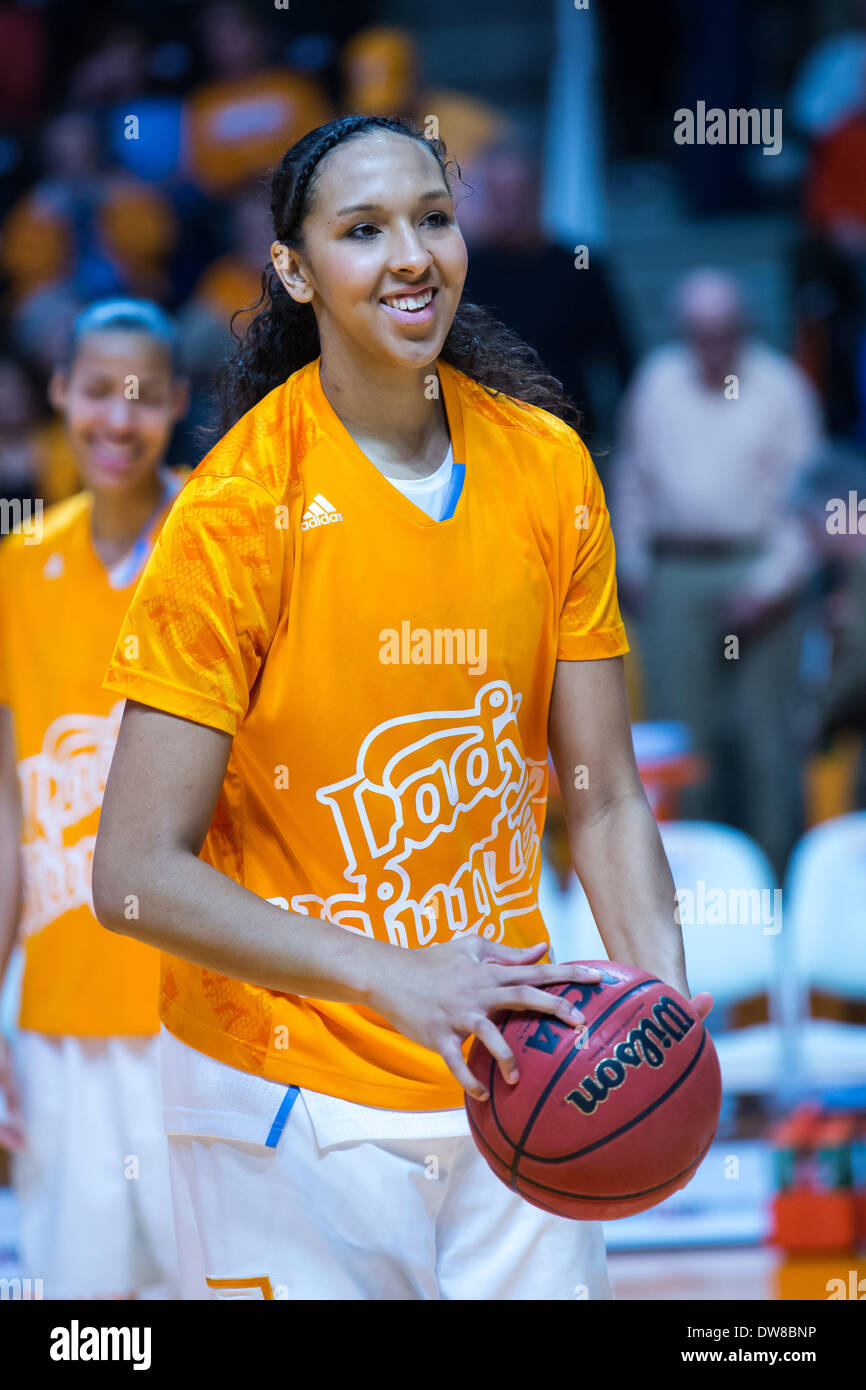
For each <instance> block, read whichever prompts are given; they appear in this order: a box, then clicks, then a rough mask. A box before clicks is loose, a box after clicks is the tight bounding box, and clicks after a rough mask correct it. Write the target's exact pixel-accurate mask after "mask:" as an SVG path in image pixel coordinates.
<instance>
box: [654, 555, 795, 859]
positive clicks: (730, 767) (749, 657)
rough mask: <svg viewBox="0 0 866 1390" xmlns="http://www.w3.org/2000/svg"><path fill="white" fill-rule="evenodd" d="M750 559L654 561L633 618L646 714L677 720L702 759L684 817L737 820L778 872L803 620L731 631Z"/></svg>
mask: <svg viewBox="0 0 866 1390" xmlns="http://www.w3.org/2000/svg"><path fill="white" fill-rule="evenodd" d="M751 563H752V561H750V560H748V559H744V558H742V557H735V558H724V559H716V558H712V559H703V558H701V559H693V558H687V559H686V558H680V557H673V558H672V557H668V556H665V557H662V558H658V559H656V561H655V562H654V568H653V574H652V579H651V582H650V588H649V593H648V598H647V604H646V607H645V609H644V612H643V615H642V618H641V621H640V623H639V625H638V626H639V637H640V642H641V648H640V650H641V658H642V661H643V667H644V680H645V692H646V700H645V703H646V717H647V718H649V719H678V720H682V721H684V722H685V723H686V724H688V725H689V727H690V728H691V731H692V735H693V738H694V743H695V751H696V752H699V753H702V754H703V755H704V756H705V757H706V759H707V761H708V776H707V780H706V781H705V782H704V783H703V784H702V785H701V786H698V787H694V788H689V789H687V790H686V791H685V792H684V794H683V798H682V802H681V815H682V818H683V819H700V820H722V821H726V822H728V823H729V824H733V825H737V826H739V827H740V828H741V829H743V830H745V831H746V832H747V833H748V834H750V835H752V836H753V837H754V839H756V840H757V841H758V843H759V844H760V845H761V846H762V847H763V849H764V850H765V851H766V853H767V854H768V855H769V857H770V859H771V861H772V863H773V865H774V867H775V869H776V871H777V873H781V871H782V868H783V867H784V862H785V859H786V857H787V855H788V853H789V851H790V849H791V847H792V845H793V843H794V841H795V840H796V838H797V836H798V835H799V834H800V832H801V829H802V768H801V755H800V753H799V750H798V748H797V744H796V740H795V734H794V728H795V720H796V712H797V701H798V691H799V661H800V646H801V620H800V616H799V613H798V612H797V611H796V610H795V611H794V612H786V613H785V614H784V616H782V617H781V619H779V620H778V621H777V622H775V623H774V624H773V625H772V626H770V627H763V628H761V629H760V631H756V632H755V633H754V634H752V633H750V632H748V631H746V632H741V633H738V632H736V631H734V630H733V629H732V627H731V624H730V621H729V620H728V619H727V618H726V616H725V614H726V609H727V604H728V603H729V602H730V600H731V599H732V597H733V595H734V594H735V593H737V592H738V591H739V589H740V587H741V585H742V584H743V582H744V580H745V578H746V575H747V573H748V570H749V567H750V565H751ZM733 639H737V640H736V641H735V640H733Z"/></svg>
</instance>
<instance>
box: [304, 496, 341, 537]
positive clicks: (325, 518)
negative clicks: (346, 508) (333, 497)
mask: <svg viewBox="0 0 866 1390" xmlns="http://www.w3.org/2000/svg"><path fill="white" fill-rule="evenodd" d="M342 520H343V513H342V512H338V511H337V509H336V507H334V506H332V504H331V503H330V502H329V501H328V499H327V497H323V496H322V494H321V493H320V492H317V493H316V495H315V497H314V498H313V500H312V502H311V503H310V505H309V507H307V509H306V511H305V512H304V515H303V516H302V517H301V530H302V531H312V530H313V528H314V527H316V526H331V525H333V523H334V522H335V521H342Z"/></svg>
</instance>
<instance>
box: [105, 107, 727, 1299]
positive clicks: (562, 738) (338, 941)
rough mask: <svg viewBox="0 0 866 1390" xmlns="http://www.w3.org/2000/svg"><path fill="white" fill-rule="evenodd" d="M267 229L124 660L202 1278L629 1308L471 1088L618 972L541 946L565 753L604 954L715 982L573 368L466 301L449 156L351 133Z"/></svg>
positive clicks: (187, 1246) (118, 817) (430, 145)
mask: <svg viewBox="0 0 866 1390" xmlns="http://www.w3.org/2000/svg"><path fill="white" fill-rule="evenodd" d="M272 211H273V216H274V230H275V242H274V244H273V246H272V248H271V254H272V258H273V262H274V267H275V271H276V273H275V274H272V276H271V279H270V282H269V289H268V295H267V298H266V302H265V306H264V308H263V310H262V312H261V313H260V314H259V315H258V317H257V318H256V319H255V320H254V321H253V323H252V324H251V325H250V327H249V329H248V331H247V333H246V335H245V337H244V340H243V342H242V344H241V345H240V347H239V349H238V358H237V360H236V362H235V363H234V365H233V368H232V369H231V370H230V372H229V376H228V380H227V383H226V405H227V414H226V419H225V420H224V427H225V428H227V429H228V432H227V433H226V434H225V435H224V437H223V438H222V439H221V440H220V442H219V443H218V444H217V445H216V446H215V448H214V449H213V450H212V451H211V453H210V454H209V455H208V456H207V458H206V459H204V460H203V461H202V463H201V464H200V465H199V467H198V468H197V469H196V471H195V473H194V474H193V476H192V477H191V478H190V480H189V482H188V483H187V485H186V487H185V488H184V492H183V495H182V497H181V498H180V499H179V501H178V504H177V506H176V507H175V509H174V510H173V512H172V514H171V516H170V517H169V520H168V523H167V525H166V527H165V528H164V530H163V532H162V534H161V536H160V538H159V541H158V543H157V545H156V547H155V549H154V554H153V556H152V558H151V560H150V563H149V565H148V568H147V570H146V571H145V574H144V576H143V578H142V583H141V585H140V587H139V589H138V591H137V593H136V596H135V599H134V601H133V603H132V605H131V608H130V611H129V613H128V615H127V619H126V622H125V624H124V627H123V629H122V632H121V635H120V637H119V639H118V643H117V646H116V648H115V654H114V657H113V659H112V662H111V664H110V667H109V673H108V676H107V678H106V688H107V689H109V690H111V691H112V692H113V694H115V695H117V696H127V697H128V698H127V704H126V708H125V712H124V716H123V721H122V725H121V730H120V735H119V740H118V744H117V748H116V751H115V756H114V761H113V763H112V768H111V774H110V777H109V782H108V785H107V787H106V796H105V803H104V811H103V816H102V821H101V824H100V830H99V835H98V840H97V847H96V852H95V857H94V879H93V882H94V901H95V904H96V911H97V913H98V915H99V918H100V921H103V922H104V923H105V924H106V925H107V926H110V927H112V928H113V929H114V930H115V931H118V932H122V933H125V934H128V935H132V936H135V937H137V938H138V939H140V940H142V941H147V942H151V943H153V944H154V945H158V946H160V947H161V948H162V949H163V951H164V952H166V955H165V956H164V957H163V973H162V986H161V1017H162V1020H163V1023H164V1024H165V1031H164V1034H163V1046H164V1053H163V1057H164V1064H165V1086H166V1114H167V1118H168V1130H169V1135H170V1152H171V1164H172V1185H173V1189H174V1196H175V1206H176V1211H177V1213H178V1222H179V1228H178V1239H179V1253H180V1259H181V1271H182V1277H183V1278H184V1279H185V1274H186V1267H187V1265H189V1267H190V1268H191V1269H193V1270H195V1269H197V1268H198V1267H200V1264H201V1263H202V1262H203V1264H204V1268H205V1271H206V1275H207V1280H208V1284H209V1286H210V1288H211V1290H212V1296H213V1297H216V1298H226V1299H232V1298H250V1299H259V1298H265V1299H267V1298H273V1297H277V1298H280V1297H287V1298H290V1299H294V1298H305V1299H313V1298H315V1299H413V1298H433V1299H435V1298H448V1299H454V1298H467V1299H479V1300H484V1299H520V1298H537V1299H548V1298H549V1299H572V1298H574V1296H575V1290H576V1288H578V1287H583V1288H585V1290H586V1292H587V1294H588V1296H589V1297H591V1298H605V1297H609V1296H610V1288H609V1284H608V1280H607V1274H606V1269H605V1256H604V1245H603V1240H602V1232H601V1227H600V1226H599V1224H598V1223H594V1222H588V1223H581V1222H571V1221H567V1220H565V1219H563V1218H561V1217H558V1216H554V1215H550V1214H548V1213H546V1212H543V1211H541V1210H540V1209H539V1208H537V1207H534V1206H531V1205H530V1204H529V1203H527V1202H524V1201H523V1199H522V1198H521V1197H519V1196H518V1195H516V1194H515V1193H513V1192H511V1191H509V1190H508V1188H507V1187H506V1186H505V1185H504V1184H503V1183H501V1182H499V1181H498V1179H497V1178H495V1177H494V1176H493V1174H492V1173H491V1171H490V1169H489V1168H488V1167H487V1164H486V1162H485V1160H484V1159H483V1158H482V1157H481V1154H480V1153H479V1152H478V1150H477V1148H476V1147H475V1143H474V1141H473V1139H472V1137H471V1135H470V1134H469V1130H468V1125H467V1120H466V1115H465V1111H464V1109H463V1105H462V1102H463V1095H464V1088H466V1090H468V1091H471V1092H472V1093H473V1094H475V1095H480V1096H482V1098H483V1096H484V1092H483V1088H482V1086H481V1084H480V1083H479V1082H478V1081H477V1080H476V1079H475V1078H474V1077H473V1076H472V1074H471V1072H470V1071H469V1069H468V1067H467V1063H466V1055H465V1053H466V1050H467V1048H468V1045H469V1039H470V1036H471V1035H473V1034H474V1035H476V1036H477V1037H479V1038H480V1039H481V1040H482V1041H483V1042H484V1043H485V1045H486V1046H487V1047H488V1048H489V1050H490V1051H491V1053H492V1054H493V1056H494V1057H495V1058H496V1059H497V1060H498V1063H499V1065H500V1067H501V1069H502V1072H503V1074H504V1075H505V1077H506V1078H507V1079H509V1080H511V1081H514V1080H516V1068H515V1060H514V1056H513V1054H512V1053H511V1051H510V1049H509V1048H508V1046H507V1045H506V1043H505V1040H504V1038H503V1035H502V1033H501V1032H500V1030H499V1029H498V1028H497V1026H496V1022H495V1021H494V1020H495V1016H496V1015H497V1014H499V1013H501V1012H502V1011H503V1010H508V1009H512V1010H515V1009H516V1010H536V1009H537V1010H540V1011H541V1012H542V1013H545V1014H551V1015H554V1016H555V1017H557V1018H558V1019H559V1020H560V1021H562V1022H564V1023H565V1024H566V1025H568V1024H571V1025H572V1026H575V1027H577V1026H579V1025H580V1024H581V1021H582V1016H581V1015H580V1013H579V1012H577V1011H575V1010H573V1009H572V1006H571V1004H570V1002H569V1001H568V999H567V998H566V997H564V996H559V995H557V996H554V995H552V994H548V993H546V992H544V991H542V990H541V989H540V988H539V986H540V985H543V984H547V983H553V982H557V981H558V982H562V981H579V980H596V979H598V978H599V977H598V974H597V973H596V972H593V971H590V970H588V969H587V968H586V967H585V966H583V965H580V964H575V963H574V962H572V963H567V964H558V965H555V964H546V963H543V957H544V956H545V955H546V953H547V933H546V928H545V925H544V922H543V920H542V918H541V915H540V913H539V911H538V906H537V890H538V875H539V844H540V834H541V829H542V825H543V821H544V804H545V798H546V789H547V750H548V734H549V735H550V743H551V746H552V748H553V751H554V756H555V757H556V759H557V766H558V772H559V778H560V782H561V784H562V786H563V788H566V787H569V788H572V790H571V791H570V793H569V794H568V798H567V809H568V814H569V822H570V828H571V842H572V850H573V854H574V859H575V864H576V867H577V870H578V873H579V875H580V877H581V879H582V881H583V884H584V886H585V888H586V889H587V892H588V895H589V899H590V901H591V903H592V905H593V908H594V910H595V913H596V917H597V919H598V922H599V925H600V928H601V931H602V935H603V937H604V941H605V944H606V946H607V947H608V950H609V952H610V954H611V956H612V957H614V958H616V959H618V960H623V961H630V962H632V963H634V964H635V965H638V966H642V967H644V968H646V969H648V970H651V971H653V972H655V973H656V974H657V975H659V976H660V977H661V978H662V979H663V980H666V981H668V982H670V983H671V984H672V985H673V986H674V987H675V988H677V989H679V990H681V991H682V992H683V993H684V994H686V995H688V993H689V990H688V985H687V982H686V976H685V967H684V961H683V952H682V940H681V935H680V932H679V928H678V927H677V925H676V923H675V920H674V886H673V882H672V880H671V875H670V870H669V869H668V866H667V862H666V860H665V856H664V851H663V849H662V846H661V842H660V839H659V834H658V830H657V827H656V825H655V822H654V820H653V818H652V815H651V813H650V810H649V807H648V805H647V802H646V798H645V796H644V793H643V788H642V787H641V784H640V780H639V778H638V775H637V770H636V768H635V763H634V755H633V751H632V741H631V733H630V727H629V720H628V711H627V705H626V699H625V691H624V684H623V672H622V661H621V653H623V652H624V651H625V650H626V641H625V634H624V631H623V627H622V623H621V621H620V616H619V610H618V607H617V599H616V581H615V577H614V555H613V544H612V540H611V534H610V527H609V523H608V515H607V510H606V508H605V505H604V498H603V494H602V490H601V487H600V484H599V481H598V477H597V475H596V472H595V469H594V467H593V465H592V462H591V460H590V458H589V455H588V454H587V452H586V450H585V448H584V447H583V445H582V443H581V441H580V439H579V437H578V436H577V435H576V434H575V433H574V431H573V430H572V429H570V428H569V426H568V424H567V423H565V420H564V418H562V417H563V416H564V415H565V414H566V413H567V406H568V402H567V401H566V400H565V398H564V397H563V395H562V393H561V390H560V388H559V383H558V382H556V381H555V380H554V379H553V378H552V377H550V376H549V374H548V373H547V372H546V370H545V369H544V368H543V367H542V366H541V364H540V363H539V361H538V359H537V357H536V356H535V355H534V354H533V353H531V352H530V351H529V350H528V349H527V348H526V345H525V344H523V343H521V342H520V340H519V339H517V338H516V337H515V336H514V335H513V334H510V333H509V332H508V331H507V330H506V329H505V328H504V327H503V326H502V325H501V324H499V323H497V322H496V320H495V319H493V317H492V316H491V315H490V314H489V313H486V312H485V311H484V310H482V309H479V308H478V307H476V306H473V305H470V304H461V303H460V297H461V292H462V289H463V282H464V277H465V274H466V247H465V244H464V242H463V238H462V236H461V234H460V230H459V227H458V225H457V221H456V218H455V211H454V200H453V197H452V193H451V189H450V187H449V184H448V180H447V165H446V157H445V150H444V146H442V145H441V144H440V142H438V141H427V140H426V139H424V137H423V135H421V133H420V131H418V130H417V129H415V128H413V127H411V126H408V125H407V124H405V123H404V122H402V121H398V120H395V119H387V118H377V117H367V116H356V117H346V118H342V119H340V120H337V121H334V122H332V123H330V124H328V125H326V126H324V127H322V128H320V129H317V130H313V131H311V132H310V133H309V134H307V135H305V136H304V137H303V139H302V140H300V141H299V142H298V143H297V144H296V145H295V146H293V147H292V148H291V149H290V150H289V151H288V152H287V154H286V155H285V156H284V157H283V160H282V162H281V164H280V167H279V169H278V171H277V172H276V174H275V175H274V179H273V185H272ZM525 402H528V403H525ZM235 422H236V423H235ZM229 426H230V427H229ZM133 639H134V640H135V642H136V644H137V645H136V647H135V650H134V651H133V652H130V649H129V644H130V641H131V640H133ZM578 765H584V766H586V767H588V769H589V777H588V786H587V785H586V781H587V779H585V778H580V779H577V778H575V776H574V769H575V768H576V767H577V766H578ZM142 768H147V777H146V779H144V780H143V779H142V776H141V769H142ZM578 783H579V785H580V788H581V789H580V790H574V788H575V786H576V785H578ZM130 894H134V895H135V896H136V899H137V901H139V903H140V911H139V913H138V915H137V916H136V917H135V918H134V919H133V918H132V917H131V916H130V914H128V913H127V912H126V911H125V908H124V904H125V902H127V901H128V898H129V895H130ZM338 928H343V930H338ZM431 946H435V947H436V949H426V950H425V949H418V948H422V947H431ZM397 948H403V949H397ZM709 1002H710V1001H709V996H703V997H699V1003H698V1005H697V1007H698V1009H699V1011H700V1012H702V1013H705V1012H706V1009H707V1007H708V1005H709Z"/></svg>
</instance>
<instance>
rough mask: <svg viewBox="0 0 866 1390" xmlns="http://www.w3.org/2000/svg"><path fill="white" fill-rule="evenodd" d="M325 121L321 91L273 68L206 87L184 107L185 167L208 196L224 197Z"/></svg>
mask: <svg viewBox="0 0 866 1390" xmlns="http://www.w3.org/2000/svg"><path fill="white" fill-rule="evenodd" d="M330 118H331V110H330V107H329V105H328V102H327V99H326V97H325V94H324V92H323V91H322V88H321V87H320V86H319V84H318V83H317V82H316V81H315V79H314V78H312V77H307V76H306V75H304V74H303V73H296V72H288V71H286V70H284V69H276V68H275V69H271V70H268V71H266V72H258V73H255V74H254V75H252V76H250V77H238V78H231V79H229V80H226V81H222V82H211V83H208V84H207V85H206V86H204V87H200V88H199V89H198V90H197V91H195V92H194V93H193V94H192V96H191V97H190V99H189V102H188V105H187V111H186V133H185V138H186V148H187V154H186V162H187V167H188V169H189V171H190V173H191V175H192V177H193V178H194V179H195V181H196V183H198V184H199V185H200V186H201V187H202V188H203V189H205V190H206V191H207V192H208V193H210V194H212V195H213V196H214V197H217V196H220V195H227V194H229V193H231V192H232V191H233V190H235V189H237V188H238V187H240V185H241V184H243V183H246V182H247V181H248V180H250V179H255V178H258V177H259V176H260V175H261V174H263V173H265V172H266V171H267V170H268V169H271V168H273V167H275V166H276V165H277V164H279V162H280V160H281V159H282V157H283V155H284V154H285V152H286V150H287V149H288V148H289V146H290V145H293V144H294V143H295V141H296V140H299V139H300V138H301V136H302V135H305V134H306V133H307V131H308V130H313V129H314V128H315V127H316V126H319V125H323V124H324V122H325V121H328V120H330Z"/></svg>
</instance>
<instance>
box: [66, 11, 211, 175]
mask: <svg viewBox="0 0 866 1390" xmlns="http://www.w3.org/2000/svg"><path fill="white" fill-rule="evenodd" d="M180 47H181V48H182V46H180ZM184 56H185V57H186V59H187V61H189V54H188V53H186V54H185V55H184ZM151 85H152V77H151V54H150V50H149V47H148V44H147V41H146V40H145V37H144V35H143V34H142V33H141V31H140V30H139V29H136V28H135V27H134V26H133V25H130V24H127V23H121V24H120V25H118V27H117V28H115V29H111V30H110V31H109V32H108V34H107V35H106V36H105V37H104V39H103V41H102V43H101V44H100V46H99V47H98V48H97V49H96V50H95V52H93V53H90V54H88V56H87V57H86V58H85V59H83V60H82V62H81V63H79V65H78V67H77V68H76V69H75V71H74V72H73V75H72V79H71V81H70V101H71V103H72V105H73V106H75V107H77V108H87V109H88V110H91V111H94V112H95V113H96V114H97V115H98V116H99V119H100V122H101V124H102V126H103V128H104V130H105V133H106V139H107V149H108V151H109V153H110V155H111V158H112V159H113V160H114V161H115V162H116V164H117V165H118V166H119V167H121V168H125V169H127V170H128V171H129V172H130V173H131V174H134V175H135V176H136V177H137V178H141V179H145V180H148V181H156V180H163V179H170V178H171V177H172V176H173V175H174V174H175V172H176V170H177V167H178V163H179V160H180V144H181V111H182V103H181V99H180V97H179V96H177V95H175V94H173V93H170V92H152V91H151V90H150V88H151Z"/></svg>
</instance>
